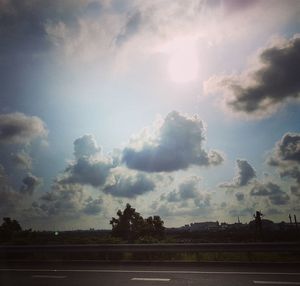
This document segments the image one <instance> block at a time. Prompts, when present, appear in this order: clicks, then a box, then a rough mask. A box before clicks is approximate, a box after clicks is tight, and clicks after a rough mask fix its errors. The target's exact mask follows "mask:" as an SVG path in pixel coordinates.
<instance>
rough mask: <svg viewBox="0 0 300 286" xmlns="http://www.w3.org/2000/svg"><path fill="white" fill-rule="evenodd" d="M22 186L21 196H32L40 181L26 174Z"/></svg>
mask: <svg viewBox="0 0 300 286" xmlns="http://www.w3.org/2000/svg"><path fill="white" fill-rule="evenodd" d="M22 182H23V185H22V186H21V188H20V192H21V193H23V194H30V195H31V194H32V193H33V192H34V190H35V189H36V188H37V187H38V186H39V185H40V184H41V179H40V178H38V177H36V176H33V175H32V174H28V175H27V176H26V177H25V178H24V179H23V181H22Z"/></svg>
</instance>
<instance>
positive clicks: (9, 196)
mask: <svg viewBox="0 0 300 286" xmlns="http://www.w3.org/2000/svg"><path fill="white" fill-rule="evenodd" d="M21 199H22V195H21V194H20V193H19V192H16V191H15V190H14V189H13V188H12V186H11V184H10V182H9V178H8V176H7V174H6V173H5V170H4V168H3V166H2V165H1V164H0V215H2V216H9V215H11V214H12V213H13V212H14V211H15V210H16V208H17V206H18V204H19V203H20V202H21Z"/></svg>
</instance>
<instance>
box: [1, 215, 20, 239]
mask: <svg viewBox="0 0 300 286" xmlns="http://www.w3.org/2000/svg"><path fill="white" fill-rule="evenodd" d="M20 231H22V228H21V226H20V224H19V223H18V221H16V220H15V219H14V220H11V218H10V217H4V218H3V223H2V225H1V226H0V234H1V237H3V238H5V239H11V238H12V236H13V234H14V233H16V232H20Z"/></svg>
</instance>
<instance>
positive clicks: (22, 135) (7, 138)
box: [0, 112, 48, 144]
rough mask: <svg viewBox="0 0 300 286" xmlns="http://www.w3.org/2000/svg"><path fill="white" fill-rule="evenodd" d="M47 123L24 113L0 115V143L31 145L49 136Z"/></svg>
mask: <svg viewBox="0 0 300 286" xmlns="http://www.w3.org/2000/svg"><path fill="white" fill-rule="evenodd" d="M47 133H48V131H47V129H46V126H45V123H44V122H43V121H42V120H41V119H40V118H39V117H36V116H27V115H25V114H23V113H18V112H16V113H7V114H0V143H2V144H29V143H30V142H32V141H33V140H34V139H36V138H45V137H46V136H47Z"/></svg>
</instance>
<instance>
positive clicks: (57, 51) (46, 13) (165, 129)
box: [0, 0, 300, 230]
mask: <svg viewBox="0 0 300 286" xmlns="http://www.w3.org/2000/svg"><path fill="white" fill-rule="evenodd" d="M299 14H300V2H299V1H297V0H286V1H277V0H274V1H268V0H261V1H259V0H251V1H250V0H244V1H238V0H210V1H205V0H187V1H181V0H152V1H145V0H130V1H129V0H128V1H126V0H24V1H18V0H0V87H1V88H0V217H7V216H9V217H11V218H14V219H17V220H18V221H19V222H20V224H21V225H22V226H23V228H32V229H36V230H74V229H89V228H95V229H110V228H111V226H110V224H109V221H110V219H111V217H113V216H116V212H117V210H118V209H121V210H123V209H124V208H125V206H126V204H127V203H130V204H131V205H132V206H133V207H134V208H135V209H136V211H137V212H139V213H140V214H141V215H142V216H143V217H148V216H152V215H160V216H161V218H162V219H163V221H164V222H165V226H167V227H177V226H182V225H185V224H189V223H191V222H202V221H219V222H229V223H234V222H237V221H238V218H239V219H240V221H241V222H243V223H247V222H249V221H250V220H252V219H253V214H254V213H255V211H256V210H260V211H261V212H262V213H263V214H264V218H265V219H269V220H273V221H275V222H280V221H288V215H289V214H291V215H292V216H293V215H294V214H295V215H297V216H298V217H299V219H300V207H299V205H300V204H299V203H300V124H299V123H300V112H299V111H300V104H299V103H300V33H299V32H300V15H299Z"/></svg>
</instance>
